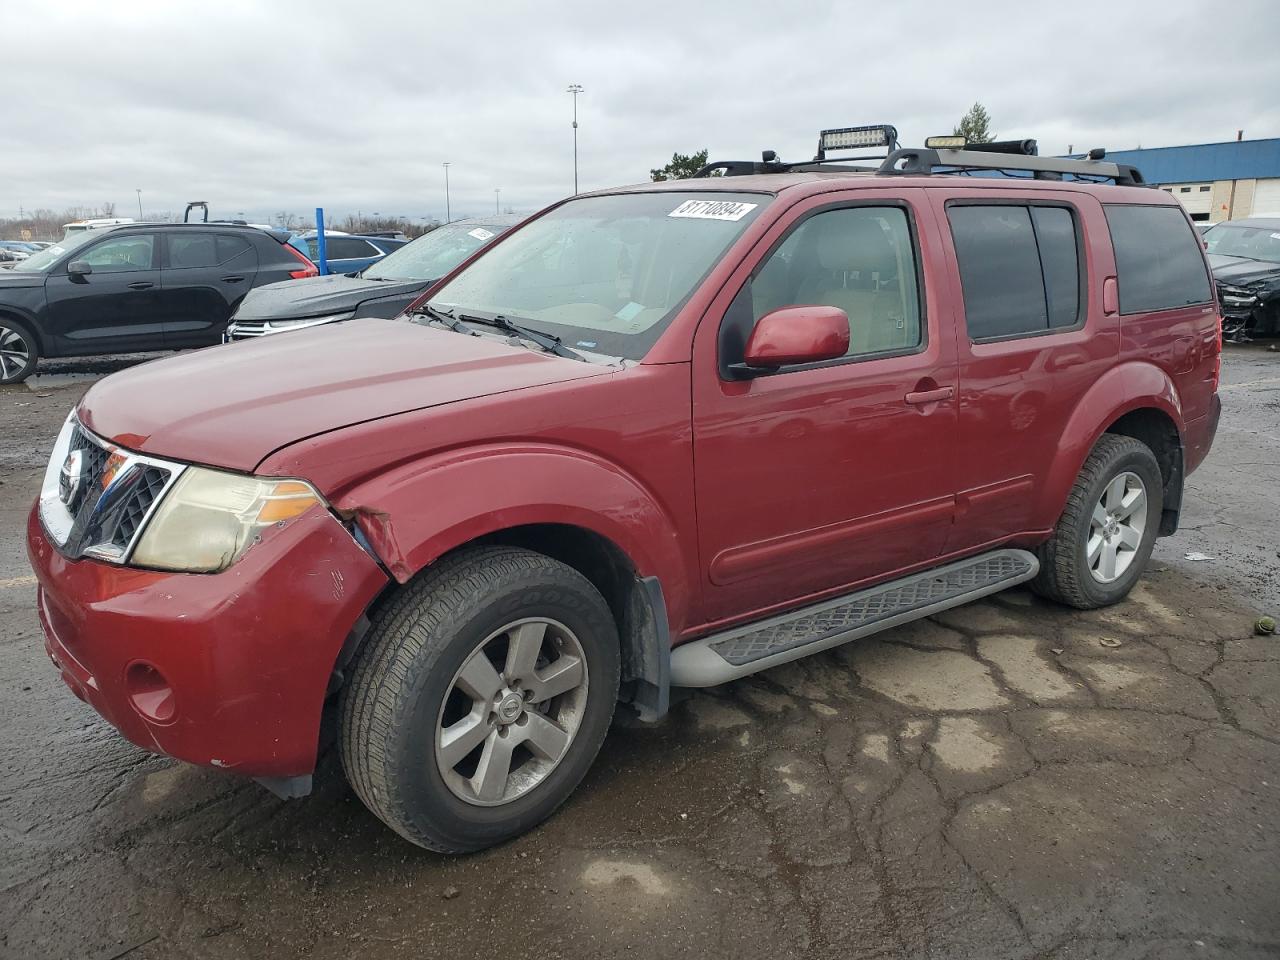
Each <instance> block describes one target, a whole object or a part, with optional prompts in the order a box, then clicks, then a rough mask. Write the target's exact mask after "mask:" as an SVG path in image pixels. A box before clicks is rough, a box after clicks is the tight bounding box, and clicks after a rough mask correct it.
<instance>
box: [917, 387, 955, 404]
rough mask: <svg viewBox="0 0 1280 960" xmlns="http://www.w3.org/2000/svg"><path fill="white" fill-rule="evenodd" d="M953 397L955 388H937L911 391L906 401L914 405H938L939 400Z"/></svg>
mask: <svg viewBox="0 0 1280 960" xmlns="http://www.w3.org/2000/svg"><path fill="white" fill-rule="evenodd" d="M955 395H956V388H955V387H938V389H936V390H913V391H912V392H911V393H908V394H907V396H906V401H907V403H910V404H915V405H921V404H926V403H938V402H939V401H941V400H950V399H951V398H952V397H954V396H955Z"/></svg>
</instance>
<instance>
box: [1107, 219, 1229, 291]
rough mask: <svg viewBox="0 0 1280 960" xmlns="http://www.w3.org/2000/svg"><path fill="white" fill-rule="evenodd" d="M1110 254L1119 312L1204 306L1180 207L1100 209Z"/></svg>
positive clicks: (1191, 235) (1192, 238)
mask: <svg viewBox="0 0 1280 960" xmlns="http://www.w3.org/2000/svg"><path fill="white" fill-rule="evenodd" d="M1103 209H1104V210H1106V213H1107V226H1108V228H1110V230H1111V243H1112V245H1113V246H1114V247H1115V252H1116V273H1117V276H1118V280H1119V286H1120V312H1121V313H1145V312H1147V311H1149V310H1168V309H1170V308H1173V307H1184V306H1187V305H1188V304H1193V303H1208V302H1209V299H1210V295H1209V275H1208V273H1207V272H1206V271H1205V265H1204V258H1203V257H1202V256H1201V255H1200V241H1199V238H1198V237H1197V236H1196V232H1195V231H1194V230H1193V229H1192V228H1191V226H1190V225H1189V224H1188V223H1187V218H1186V215H1185V214H1183V212H1182V209H1181V208H1180V207H1157V206H1117V205H1106V206H1104V207H1103Z"/></svg>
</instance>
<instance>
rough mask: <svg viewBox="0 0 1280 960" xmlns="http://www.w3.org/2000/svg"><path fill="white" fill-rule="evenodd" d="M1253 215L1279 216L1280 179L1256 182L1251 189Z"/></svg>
mask: <svg viewBox="0 0 1280 960" xmlns="http://www.w3.org/2000/svg"><path fill="white" fill-rule="evenodd" d="M1253 215H1254V216H1255V217H1261V216H1270V217H1277V216H1280V178H1276V179H1273V180H1259V181H1258V185H1257V186H1256V187H1254V189H1253Z"/></svg>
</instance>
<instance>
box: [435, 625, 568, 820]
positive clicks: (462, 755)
mask: <svg viewBox="0 0 1280 960" xmlns="http://www.w3.org/2000/svg"><path fill="white" fill-rule="evenodd" d="M586 705H587V658H586V655H585V654H584V653H583V650H582V644H581V643H579V641H578V638H577V637H576V636H574V634H573V631H572V630H570V629H569V628H568V627H566V626H565V625H564V624H563V623H560V622H559V621H557V620H552V619H548V618H544V617H534V618H526V619H522V620H517V621H515V622H513V623H509V624H507V625H506V626H504V627H502V628H501V629H500V630H496V631H494V632H493V633H491V634H490V635H489V636H488V637H486V638H485V639H484V640H483V641H482V642H481V643H480V644H479V645H478V646H477V647H476V648H475V650H473V651H472V652H471V654H470V655H469V656H468V657H467V659H466V660H465V661H464V662H463V664H462V666H461V668H459V670H458V672H457V673H456V674H455V675H454V677H453V680H452V681H451V682H450V685H449V689H448V692H447V693H446V694H445V698H444V703H443V704H442V705H441V708H440V715H439V717H438V718H437V721H436V730H435V755H436V766H437V767H438V768H439V771H440V774H441V776H442V777H443V778H444V782H445V785H446V786H448V788H449V790H450V791H451V792H452V793H453V794H454V796H456V797H458V799H460V800H464V801H466V802H467V803H472V804H476V805H479V806H497V805H500V804H504V803H509V802H511V801H512V800H515V799H516V798H518V797H520V796H523V795H524V794H526V793H528V792H529V791H530V790H532V789H533V788H534V787H536V786H538V784H540V783H542V782H543V781H544V780H546V778H547V777H548V776H550V774H551V772H552V771H553V770H555V768H556V767H557V766H558V765H559V764H560V761H561V760H563V759H564V757H565V755H566V754H567V753H568V752H569V747H570V745H571V744H572V743H573V739H574V736H575V734H576V733H577V732H578V727H579V726H580V725H581V723H582V718H583V716H584V714H585V711H586Z"/></svg>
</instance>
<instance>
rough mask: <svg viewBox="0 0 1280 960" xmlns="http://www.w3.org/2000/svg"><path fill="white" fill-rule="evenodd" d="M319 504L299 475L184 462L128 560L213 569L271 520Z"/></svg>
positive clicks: (143, 564)
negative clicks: (275, 476) (249, 473)
mask: <svg viewBox="0 0 1280 960" xmlns="http://www.w3.org/2000/svg"><path fill="white" fill-rule="evenodd" d="M321 504H323V501H322V500H321V499H320V495H319V494H317V493H316V491H315V489H314V488H313V487H312V486H311V484H309V483H306V482H305V481H302V480H268V479H264V478H260V477H246V476H241V475H239V474H234V473H222V472H221V471H218V470H208V469H205V468H203V467H188V468H187V469H186V470H185V471H184V472H183V474H182V476H181V477H180V478H179V480H178V482H177V483H175V484H174V485H173V488H172V489H171V490H169V492H168V493H167V494H166V495H165V497H164V499H163V500H162V501H161V502H160V506H159V507H157V508H156V512H155V514H154V515H153V516H152V518H151V522H150V523H148V524H147V529H146V531H145V532H144V533H143V534H142V539H141V540H140V541H139V542H138V545H137V546H136V547H135V548H134V551H133V555H132V557H130V561H129V562H130V563H131V564H133V565H136V566H139V567H151V568H153V569H156V570H177V571H182V572H186V573H217V572H218V571H219V570H225V569H226V568H227V567H229V566H231V564H233V563H235V562H236V561H237V560H238V559H240V556H241V555H242V554H243V553H244V552H245V550H247V549H248V548H249V546H250V545H251V544H252V543H253V542H254V541H255V540H256V539H257V537H258V535H259V534H260V533H261V532H262V531H263V530H265V529H266V528H267V527H270V526H271V525H272V524H276V523H280V522H282V521H284V520H291V519H293V518H294V517H297V516H301V515H302V514H303V513H305V512H306V511H307V510H309V509H311V508H312V507H314V506H318V505H321Z"/></svg>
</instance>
